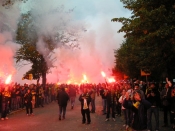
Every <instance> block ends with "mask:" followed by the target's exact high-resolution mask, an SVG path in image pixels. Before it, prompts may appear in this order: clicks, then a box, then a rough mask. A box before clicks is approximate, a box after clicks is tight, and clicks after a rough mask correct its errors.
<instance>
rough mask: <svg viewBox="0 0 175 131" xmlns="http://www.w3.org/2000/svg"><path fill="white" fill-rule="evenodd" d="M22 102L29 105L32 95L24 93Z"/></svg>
mask: <svg viewBox="0 0 175 131" xmlns="http://www.w3.org/2000/svg"><path fill="white" fill-rule="evenodd" d="M24 100H25V101H26V103H31V101H32V93H31V92H30V93H26V94H25V95H24Z"/></svg>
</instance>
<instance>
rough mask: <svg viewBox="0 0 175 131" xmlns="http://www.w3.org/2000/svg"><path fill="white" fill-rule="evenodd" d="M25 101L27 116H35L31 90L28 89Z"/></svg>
mask: <svg viewBox="0 0 175 131" xmlns="http://www.w3.org/2000/svg"><path fill="white" fill-rule="evenodd" d="M24 101H25V105H26V115H27V116H29V115H33V108H32V93H31V90H30V89H28V90H27V93H26V94H25V95H24Z"/></svg>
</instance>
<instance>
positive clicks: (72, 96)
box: [69, 85, 76, 109]
mask: <svg viewBox="0 0 175 131" xmlns="http://www.w3.org/2000/svg"><path fill="white" fill-rule="evenodd" d="M69 97H70V103H71V109H73V108H74V105H75V98H76V90H75V87H73V85H70V87H69Z"/></svg>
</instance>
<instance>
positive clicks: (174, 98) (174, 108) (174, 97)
mask: <svg viewBox="0 0 175 131" xmlns="http://www.w3.org/2000/svg"><path fill="white" fill-rule="evenodd" d="M171 121H172V130H173V131H175V85H174V86H173V88H172V89H171Z"/></svg>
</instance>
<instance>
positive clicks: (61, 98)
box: [57, 89, 69, 106]
mask: <svg viewBox="0 0 175 131" xmlns="http://www.w3.org/2000/svg"><path fill="white" fill-rule="evenodd" d="M57 100H58V105H59V106H67V102H68V101H69V95H68V94H67V93H66V91H65V90H64V89H61V90H59V91H58V94H57Z"/></svg>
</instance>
